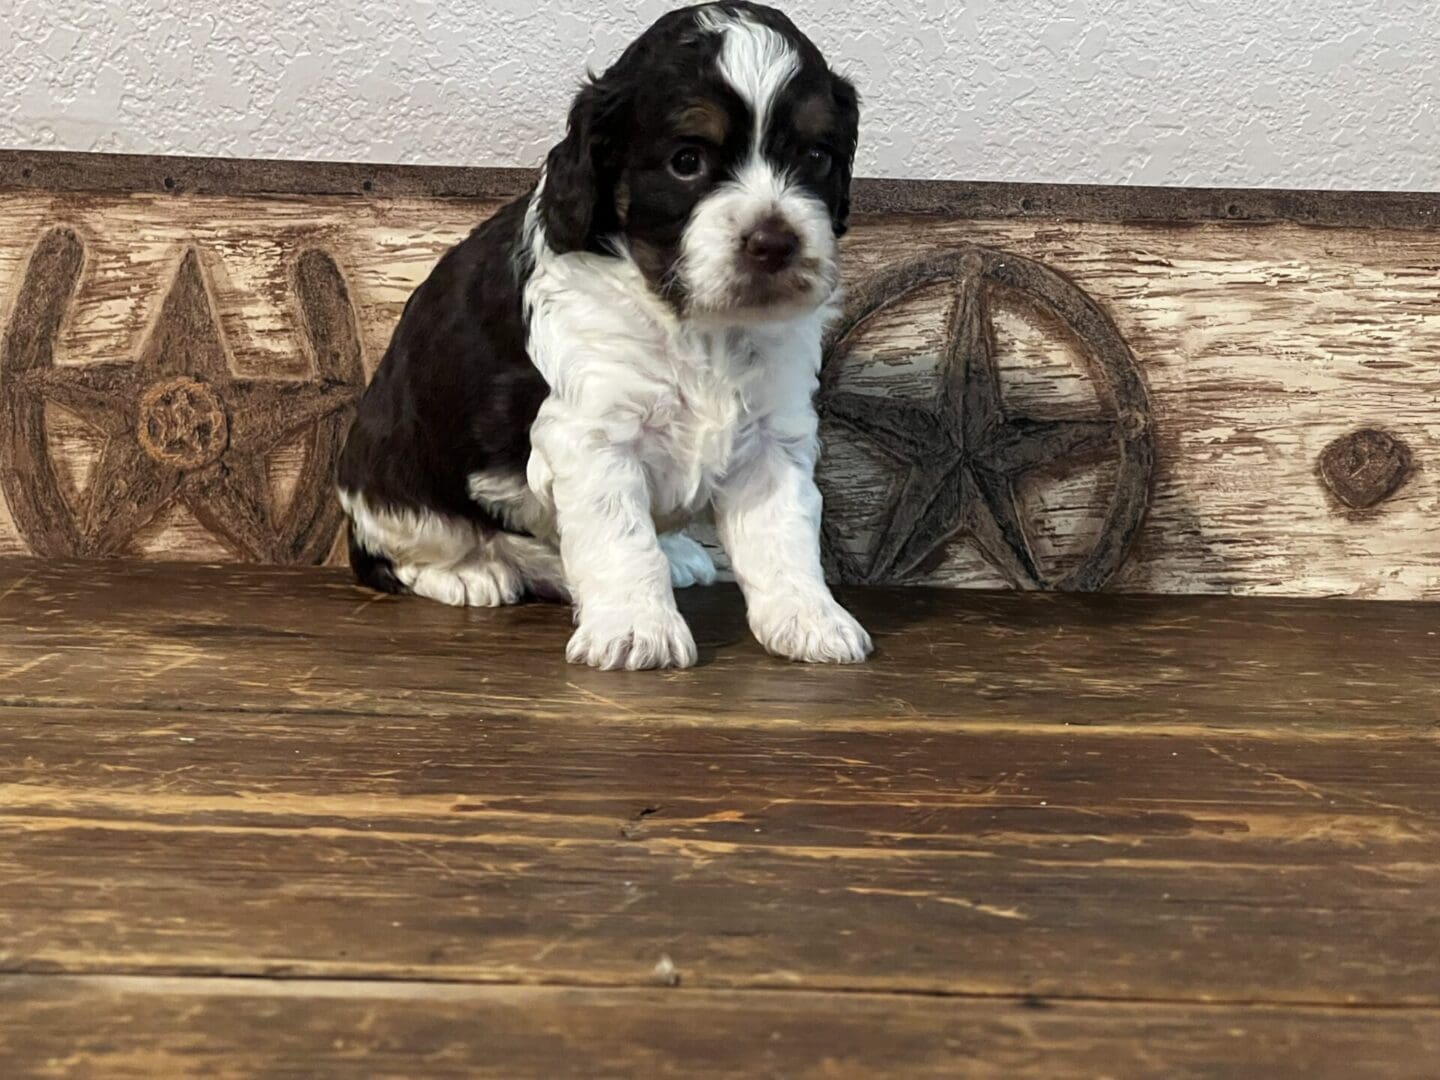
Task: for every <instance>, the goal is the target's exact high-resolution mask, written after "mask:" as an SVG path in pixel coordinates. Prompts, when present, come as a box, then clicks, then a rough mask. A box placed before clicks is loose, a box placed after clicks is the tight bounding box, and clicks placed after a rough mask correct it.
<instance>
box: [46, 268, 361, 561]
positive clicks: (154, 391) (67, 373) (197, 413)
mask: <svg viewBox="0 0 1440 1080" xmlns="http://www.w3.org/2000/svg"><path fill="white" fill-rule="evenodd" d="M337 280H338V279H337ZM325 329H326V328H323V327H322V328H321V330H322V331H324V330H325ZM315 336H316V335H315V334H314V333H313V331H312V338H314V337H315ZM319 337H320V339H322V340H323V339H324V337H325V335H324V333H323V332H322V333H321V334H320V335H319ZM332 337H333V335H332ZM321 343H322V342H321V341H316V344H317V345H318V344H321ZM323 366H324V365H322V368H323ZM332 366H333V365H332ZM357 371H358V367H357ZM20 379H21V380H22V383H23V385H22V389H24V390H28V391H29V392H32V393H36V394H38V395H39V396H41V397H43V398H45V399H46V400H48V401H51V402H53V403H54V404H56V405H59V406H60V407H62V408H64V409H66V410H68V411H69V412H71V413H74V414H75V415H76V416H78V417H80V418H81V419H82V420H83V421H85V422H86V423H87V424H88V425H90V426H91V427H92V428H94V429H95V430H96V431H98V432H99V433H101V434H102V435H103V436H104V438H105V442H104V446H103V448H102V449H101V451H100V453H99V456H98V457H97V459H96V461H95V463H94V466H93V468H92V470H91V473H90V480H89V484H88V485H87V488H86V493H85V497H84V500H83V501H84V505H83V507H80V508H78V510H77V519H78V520H77V525H78V532H79V540H80V549H81V550H80V552H79V553H81V554H85V555H92V556H104V555H114V554H119V553H120V552H122V551H124V550H125V549H126V547H127V546H128V544H129V542H130V540H131V538H132V537H133V536H134V535H135V533H136V532H137V531H138V530H140V529H142V528H143V527H144V526H145V525H146V524H148V523H149V522H150V521H152V520H153V519H154V518H155V516H156V515H157V514H159V513H160V512H161V511H162V510H163V509H165V508H166V507H167V506H169V505H170V504H171V503H173V502H175V501H178V502H180V503H182V504H183V505H184V506H186V507H187V508H188V509H189V510H190V512H191V513H192V514H194V515H195V517H196V519H197V520H198V521H199V522H200V523H201V525H203V526H204V527H205V528H206V529H208V530H209V531H210V532H212V533H213V534H214V535H216V536H217V537H219V538H220V539H221V540H222V541H224V542H225V543H226V544H227V545H228V546H230V547H231V548H233V549H234V550H235V551H236V552H237V553H239V554H240V555H241V556H242V557H244V558H246V559H251V560H254V561H260V562H289V561H294V557H295V553H294V552H292V551H288V550H286V546H287V540H286V537H285V536H284V533H285V530H283V529H277V528H276V523H275V521H274V520H273V510H272V506H271V497H270V489H269V484H268V481H267V477H266V458H267V456H268V455H269V454H270V453H271V452H272V451H273V450H275V449H276V448H277V447H279V446H280V445H282V444H283V443H285V442H286V441H287V440H289V439H290V438H291V437H293V436H294V435H296V434H297V433H298V432H300V431H301V430H302V429H304V428H307V427H310V426H312V425H314V424H316V423H317V421H320V420H322V419H323V418H325V417H327V416H330V415H331V414H333V413H335V412H337V411H338V410H340V409H343V408H345V407H346V406H348V405H349V404H350V403H351V402H353V401H354V399H355V397H356V394H357V392H358V387H357V386H356V385H354V383H353V381H350V380H344V381H342V380H338V379H329V378H322V379H321V380H320V381H318V382H308V383H307V382H299V381H294V380H282V379H245V378H240V377H237V376H236V375H235V374H234V373H233V372H232V371H231V368H230V362H229V353H228V350H227V349H226V347H225V340H224V335H223V333H222V331H221V329H220V323H219V320H218V319H217V318H216V314H215V310H214V306H213V304H212V302H211V299H210V293H209V290H208V289H207V287H206V282H205V276H204V273H203V271H202V268H201V264H200V259H199V256H198V255H197V253H196V252H195V251H194V250H193V249H192V250H190V251H188V252H186V254H185V256H184V258H183V259H182V260H181V263H180V268H179V270H178V271H177V273H176V275H175V279H174V282H173V283H172V285H171V287H170V290H169V292H168V293H167V294H166V296H165V299H164V301H163V302H162V304H161V307H160V312H159V315H158V318H157V319H156V320H155V323H154V326H153V328H152V329H151V330H150V332H149V334H148V336H147V337H146V339H145V342H144V344H143V345H142V346H141V349H140V352H139V356H138V357H137V359H136V360H135V361H133V362H128V361H126V362H101V363H90V364H75V365H66V366H50V365H44V366H38V365H37V366H34V367H32V368H31V369H30V370H28V371H24V372H23V373H21V375H20ZM322 539H325V538H322Z"/></svg>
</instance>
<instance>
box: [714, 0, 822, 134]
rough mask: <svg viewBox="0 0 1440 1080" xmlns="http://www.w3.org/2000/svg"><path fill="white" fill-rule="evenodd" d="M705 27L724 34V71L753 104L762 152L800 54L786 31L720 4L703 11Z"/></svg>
mask: <svg viewBox="0 0 1440 1080" xmlns="http://www.w3.org/2000/svg"><path fill="white" fill-rule="evenodd" d="M698 18H699V22H700V25H701V27H702V28H704V29H706V30H709V31H712V32H714V33H717V34H720V35H721V43H720V74H721V75H723V76H724V78H725V81H726V82H728V83H729V84H730V86H731V87H732V88H733V89H734V91H735V92H736V93H737V94H739V95H740V97H741V98H743V99H744V101H745V103H746V104H747V105H749V106H750V112H751V114H752V115H753V116H754V118H755V136H754V142H753V148H754V151H755V152H757V153H758V152H759V149H760V147H761V146H762V145H763V143H764V139H765V130H766V128H767V127H768V126H769V124H770V113H771V110H772V109H773V108H774V106H775V99H776V98H778V97H779V96H780V92H781V91H782V90H784V89H785V86H786V84H787V83H789V82H790V80H791V79H793V78H794V77H795V75H796V73H798V72H799V70H800V56H799V54H797V53H796V52H795V50H794V49H793V48H791V46H790V43H789V42H788V41H786V40H785V37H784V35H783V34H781V33H780V32H779V31H777V30H773V29H771V28H770V27H768V26H764V25H762V24H760V23H757V22H752V21H750V20H749V19H745V18H742V17H740V16H738V15H732V14H729V13H728V12H725V11H721V10H719V9H716V8H710V9H707V10H705V11H702V12H700V14H699V16H698Z"/></svg>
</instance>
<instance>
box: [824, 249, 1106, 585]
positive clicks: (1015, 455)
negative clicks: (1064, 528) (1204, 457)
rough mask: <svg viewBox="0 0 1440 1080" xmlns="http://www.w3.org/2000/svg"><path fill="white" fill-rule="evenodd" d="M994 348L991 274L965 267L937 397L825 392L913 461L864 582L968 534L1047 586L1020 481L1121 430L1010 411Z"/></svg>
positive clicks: (917, 564)
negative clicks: (1024, 516)
mask: <svg viewBox="0 0 1440 1080" xmlns="http://www.w3.org/2000/svg"><path fill="white" fill-rule="evenodd" d="M994 356H995V331H994V326H993V323H992V321H991V317H990V310H989V303H988V300H987V297H986V290H985V282H984V280H983V278H982V277H981V274H980V268H979V267H978V266H975V265H970V266H967V269H966V271H965V273H964V274H963V276H962V277H961V280H960V282H959V289H958V294H957V296H956V299H955V304H954V307H953V309H952V310H951V313H950V316H949V326H948V332H947V336H946V342H945V346H944V350H943V353H942V356H941V361H940V369H939V376H940V383H941V391H940V395H939V400H938V401H934V402H928V403H922V402H914V401H900V400H895V399H892V398H877V397H871V396H868V395H864V394H855V393H848V392H841V391H836V392H831V393H829V394H828V395H826V396H825V398H824V399H823V401H822V410H823V412H824V413H825V414H826V415H828V416H830V417H831V418H833V419H834V420H836V421H837V422H839V423H841V424H844V425H845V426H846V427H848V428H850V429H851V430H852V431H854V432H856V433H857V434H859V435H861V436H862V437H864V438H865V439H867V440H868V441H869V442H871V443H873V444H874V445H875V446H877V447H878V448H879V449H881V450H882V451H884V453H885V454H886V455H887V456H889V457H891V458H892V459H894V460H895V461H896V462H897V463H898V464H900V465H902V466H904V467H905V468H906V470H907V471H906V475H905V478H904V480H903V482H902V483H901V486H900V491H899V493H898V495H897V496H896V498H895V500H894V502H893V504H892V505H891V508H890V517H889V521H888V522H887V523H886V524H885V526H884V527H883V528H882V530H881V532H880V535H879V537H878V538H877V541H876V545H875V549H874V552H873V555H872V557H871V559H870V564H869V566H868V567H865V568H863V569H860V570H859V574H858V576H859V577H860V578H861V579H862V580H863V581H864V582H867V583H878V582H887V581H895V580H898V579H901V578H904V577H907V576H909V575H911V574H913V573H915V572H916V571H918V570H921V569H924V568H925V567H927V566H928V565H930V564H932V563H933V562H934V561H935V560H936V559H938V558H939V556H940V555H941V554H943V550H944V548H945V546H946V544H947V543H948V542H949V541H950V540H951V538H952V537H954V536H956V535H957V534H959V533H962V532H963V533H968V534H969V535H970V536H971V537H972V538H973V539H974V541H975V543H976V544H977V545H978V546H979V548H980V549H981V551H982V553H983V554H984V555H985V557H986V558H987V559H988V560H989V561H990V563H991V564H992V565H993V566H995V567H996V568H997V569H999V570H1000V571H1001V572H1002V573H1004V574H1005V575H1006V576H1007V577H1009V578H1010V579H1011V580H1012V581H1014V582H1016V583H1017V584H1021V585H1026V586H1030V587H1033V588H1042V587H1045V586H1046V584H1047V582H1046V581H1045V578H1044V577H1043V576H1042V574H1041V572H1040V570H1039V568H1038V566H1037V565H1036V562H1035V556H1034V553H1033V552H1032V551H1031V548H1030V542H1029V540H1028V538H1027V537H1026V535H1025V528H1024V525H1023V523H1022V521H1021V514H1020V506H1019V500H1018V499H1017V497H1016V494H1015V485H1016V482H1017V481H1018V480H1019V479H1020V478H1021V477H1023V476H1024V475H1025V474H1026V473H1029V472H1032V471H1034V470H1037V469H1043V468H1046V467H1050V466H1053V465H1055V464H1057V463H1060V462H1068V461H1074V460H1078V459H1081V458H1083V457H1088V456H1091V455H1093V454H1094V453H1095V452H1096V451H1099V450H1101V449H1103V448H1107V447H1111V446H1113V444H1114V443H1116V442H1117V440H1118V439H1119V437H1120V434H1119V431H1118V426H1117V424H1116V423H1115V421H1113V420H1105V419H1098V420H1040V419H1035V418H1032V417H1028V416H1020V415H1012V414H1010V413H1009V412H1008V411H1007V410H1006V408H1005V405H1004V401H1003V399H1002V397H1001V393H1000V380H999V374H998V371H997V369H996V366H995V359H994ZM852 569H853V568H852Z"/></svg>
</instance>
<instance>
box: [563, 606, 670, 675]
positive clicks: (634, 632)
mask: <svg viewBox="0 0 1440 1080" xmlns="http://www.w3.org/2000/svg"><path fill="white" fill-rule="evenodd" d="M565 659H567V660H569V661H570V662H571V663H572V664H586V665H588V666H590V667H593V668H600V669H601V670H603V671H645V670H649V669H652V668H688V667H693V666H694V664H695V659H696V656H695V639H694V637H692V636H691V634H690V627H688V626H686V625H685V620H684V619H682V618H681V617H680V613H679V612H676V611H663V610H662V611H653V612H650V611H647V612H640V613H632V614H628V615H627V614H625V613H613V614H606V615H602V616H598V617H594V618H582V619H581V620H580V625H579V626H578V627H577V628H576V630H575V633H574V634H573V635H572V636H571V638H570V644H569V645H568V646H567V647H566V649H565Z"/></svg>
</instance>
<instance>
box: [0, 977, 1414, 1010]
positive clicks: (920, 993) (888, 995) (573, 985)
mask: <svg viewBox="0 0 1440 1080" xmlns="http://www.w3.org/2000/svg"><path fill="white" fill-rule="evenodd" d="M307 966H308V965H307ZM22 980H34V982H35V983H36V984H37V985H40V984H42V983H47V982H53V983H56V984H64V983H75V984H80V983H86V982H96V981H105V982H110V981H113V982H114V983H115V984H116V985H117V986H121V987H123V986H124V985H125V984H129V983H133V984H134V985H136V986H137V987H139V986H143V985H144V984H147V983H153V982H156V981H166V982H172V983H174V984H175V985H177V986H181V985H189V984H193V985H195V986H197V987H198V986H201V985H203V984H213V985H214V986H217V987H218V986H226V987H229V988H231V989H234V990H236V991H239V990H240V988H242V987H249V988H259V987H265V988H267V989H276V990H280V991H281V992H282V993H285V994H290V995H293V996H297V997H298V996H305V995H306V994H307V993H313V992H314V991H317V990H320V989H334V990H343V991H345V993H346V994H349V993H351V992H352V991H351V989H350V988H361V989H370V990H373V991H376V992H384V991H388V990H404V989H407V988H413V989H416V990H423V991H424V992H426V993H432V992H435V993H442V994H443V993H447V992H448V993H451V994H453V995H454V996H456V997H464V996H467V995H469V994H473V993H477V992H483V991H485V990H507V989H513V990H534V991H549V990H554V991H561V990H581V991H585V990H608V991H614V992H617V993H623V994H635V995H642V994H655V995H660V996H669V995H672V994H674V995H681V994H684V995H686V996H688V997H692V998H693V997H706V996H712V997H718V996H728V997H740V996H753V997H756V998H761V997H767V996H783V997H786V998H804V997H811V998H830V997H837V998H845V999H847V1000H851V999H870V1000H874V1001H905V1000H909V999H915V998H924V999H933V1000H941V1001H955V1002H966V1001H974V1002H988V1003H995V1004H1002V1005H1003V1004H1014V1005H1017V1006H1021V1007H1027V1008H1038V1009H1043V1008H1044V1007H1045V1006H1046V1005H1047V1004H1049V1003H1052V1002H1053V1003H1056V1004H1065V1005H1127V1006H1138V1007H1142V1008H1143V1007H1145V1006H1154V1007H1156V1008H1176V1007H1179V1008H1194V1009H1215V1010H1219V1009H1237V1008H1243V1009H1257V1010H1266V1011H1271V1012H1289V1011H1297V1012H1298V1011H1305V1010H1310V1011H1316V1012H1346V1013H1355V1014H1362V1013H1415V1014H1418V1015H1422V1016H1423V1015H1433V1016H1434V1017H1435V1018H1436V1020H1437V1021H1440V998H1437V999H1436V1000H1435V1001H1430V1002H1410V1001H1339V1000H1330V999H1320V998H1295V999H1290V998H1266V997H1233V998H1230V997H1184V996H1178V995H1149V996H1145V995H1142V996H1132V995H1123V994H1111V995H1107V994H1066V993H1058V994H1056V993H1046V994H1027V993H1016V992H1007V991H994V992H984V991H976V990H932V989H922V988H914V989H908V988H904V987H896V988H884V989H877V988H874V987H858V986H857V987H845V986H787V985H784V984H780V983H775V984H772V983H754V984H744V983H736V984H733V985H732V984H728V983H726V984H721V983H713V984H711V983H707V984H706V985H704V986H687V985H686V984H685V982H684V980H683V978H682V980H681V981H680V982H679V983H678V984H677V985H674V986H668V985H665V984H664V983H663V982H662V981H661V980H660V978H659V977H656V978H654V979H651V980H648V981H634V982H624V981H620V980H603V979H595V980H588V979H586V980H581V979H544V978H540V979H485V978H457V977H446V976H441V975H433V976H426V975H416V974H403V975H396V976H395V977H393V978H387V977H385V976H384V975H383V974H379V973H375V974H364V975H361V974H356V975H340V974H308V973H297V974H293V975H291V974H284V973H278V972H247V971H227V970H224V969H223V968H220V967H215V968H204V967H192V968H182V967H178V966H177V967H172V968H166V967H164V966H153V967H141V966H127V965H123V964H118V965H95V966H94V967H90V968H68V967H67V968H60V967H57V968H56V969H55V970H40V969H36V970H29V969H27V968H24V967H20V968H8V967H5V966H3V965H0V983H4V982H7V981H22ZM317 996H320V995H317Z"/></svg>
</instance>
